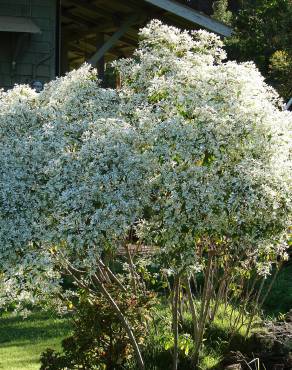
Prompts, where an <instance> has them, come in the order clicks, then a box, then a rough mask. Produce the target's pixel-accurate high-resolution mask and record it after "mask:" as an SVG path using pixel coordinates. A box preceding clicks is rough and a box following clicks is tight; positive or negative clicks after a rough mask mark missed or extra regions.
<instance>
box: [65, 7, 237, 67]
mask: <svg viewBox="0 0 292 370" xmlns="http://www.w3.org/2000/svg"><path fill="white" fill-rule="evenodd" d="M153 18H156V19H161V20H162V21H163V22H164V23H166V24H170V25H174V26H177V27H180V28H183V29H196V28H202V27H203V28H206V29H207V30H210V31H212V32H215V33H218V34H219V35H221V36H223V37H225V36H228V35H230V34H231V28H230V27H228V26H226V25H224V24H223V23H221V22H218V21H216V20H214V19H212V18H210V17H208V16H207V15H205V14H203V13H200V12H198V11H196V10H194V9H192V8H191V7H189V6H187V1H186V5H183V4H181V3H179V2H177V1H174V0H123V1H121V0H63V1H62V15H61V22H62V31H61V34H62V39H63V40H62V41H63V44H64V43H65V44H66V45H67V46H66V47H67V49H68V51H69V53H68V57H69V63H71V62H74V63H73V64H74V66H75V65H76V63H77V64H78V63H79V64H81V63H83V62H84V61H88V60H89V61H93V64H94V63H96V62H97V60H98V58H99V57H100V55H101V53H99V54H98V51H99V49H100V48H101V47H100V45H97V41H96V40H97V38H98V35H100V34H102V35H103V36H104V41H105V43H106V42H108V43H109V44H108V45H107V47H104V51H105V53H104V58H105V61H110V60H113V59H115V58H116V57H117V56H124V57H127V56H130V55H131V54H132V52H133V50H134V48H135V47H136V45H137V41H138V29H139V28H141V27H143V26H144V25H145V24H146V23H147V22H148V21H150V20H151V19H153ZM125 24H126V26H125ZM121 31H122V32H121ZM76 43H77V46H76ZM93 49H95V52H93ZM82 52H83V55H82Z"/></svg>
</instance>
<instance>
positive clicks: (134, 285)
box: [125, 243, 137, 295]
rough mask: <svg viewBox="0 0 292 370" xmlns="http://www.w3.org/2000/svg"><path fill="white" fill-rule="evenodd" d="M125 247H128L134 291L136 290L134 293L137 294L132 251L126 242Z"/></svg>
mask: <svg viewBox="0 0 292 370" xmlns="http://www.w3.org/2000/svg"><path fill="white" fill-rule="evenodd" d="M125 249H126V253H127V257H128V262H129V266H130V272H131V277H132V286H133V291H134V294H135V295H137V282H136V272H135V267H134V264H133V259H132V256H131V252H130V250H129V246H128V245H127V244H126V243H125Z"/></svg>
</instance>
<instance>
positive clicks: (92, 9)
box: [69, 0, 113, 19]
mask: <svg viewBox="0 0 292 370" xmlns="http://www.w3.org/2000/svg"><path fill="white" fill-rule="evenodd" d="M69 3H70V4H72V5H74V6H75V7H76V8H77V9H82V10H85V11H87V12H89V13H93V14H97V15H99V16H100V17H104V18H107V19H112V18H113V14H112V13H110V12H108V11H105V10H103V9H100V8H98V7H97V6H95V5H93V4H90V3H85V2H83V1H80V0H69Z"/></svg>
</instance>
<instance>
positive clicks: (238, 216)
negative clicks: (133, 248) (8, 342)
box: [0, 21, 292, 291]
mask: <svg viewBox="0 0 292 370" xmlns="http://www.w3.org/2000/svg"><path fill="white" fill-rule="evenodd" d="M141 38H142V41H141V43H140V46H139V48H138V49H137V51H136V52H135V55H134V58H133V59H127V60H123V61H120V62H118V63H116V67H117V69H118V70H119V72H120V74H121V77H122V82H123V83H122V88H121V89H120V90H119V91H115V90H111V89H102V88H100V87H99V86H98V81H97V76H96V71H95V70H92V69H91V68H90V67H89V66H87V65H84V66H83V67H81V68H80V69H79V70H76V71H73V72H71V73H69V74H68V75H66V76H65V77H63V78H59V79H57V80H55V81H52V82H51V83H49V84H48V85H47V86H46V87H45V89H44V91H42V92H41V93H40V94H36V93H35V92H34V91H32V90H31V89H30V88H29V87H26V86H16V87H15V88H14V89H13V90H11V91H8V92H1V96H0V158H1V159H0V160H1V173H0V209H1V213H0V274H1V280H2V281H6V282H7V284H8V282H9V284H10V285H9V286H11V287H12V286H14V285H15V284H13V282H14V281H15V279H14V280H13V271H23V272H24V271H28V270H29V269H27V268H22V264H23V265H24V266H27V261H28V259H27V258H28V257H27V256H31V255H33V254H34V255H36V256H37V255H38V254H39V256H40V257H39V259H38V264H42V262H41V261H46V266H48V260H49V261H50V263H49V265H50V266H51V269H52V273H49V271H48V267H46V269H45V271H46V274H44V276H46V278H43V279H40V281H42V284H45V283H47V284H51V285H54V282H53V278H54V277H56V276H57V275H56V273H55V272H54V271H56V269H55V268H56V266H55V265H54V264H55V263H57V261H58V263H59V261H60V258H68V259H70V260H71V262H72V261H74V263H75V264H76V265H77V266H78V267H87V268H92V269H94V268H95V263H96V258H97V257H98V256H99V255H100V254H101V253H102V252H103V251H105V250H110V249H112V250H115V249H116V248H117V246H118V245H119V244H120V243H121V241H123V240H125V239H126V238H127V236H128V233H129V231H130V230H133V228H136V230H137V233H139V235H140V236H141V237H143V238H145V239H147V240H150V241H151V242H152V243H155V244H156V245H159V246H161V248H162V250H165V251H174V252H175V253H174V256H178V254H179V252H181V251H183V252H187V254H186V255H187V256H189V257H190V256H192V255H193V257H194V258H195V254H196V245H197V244H196V243H197V241H198V240H202V239H203V238H206V236H208V238H209V239H210V240H213V241H214V240H225V241H226V240H227V241H228V244H229V245H232V246H233V249H232V248H231V251H232V253H237V251H238V250H239V249H240V250H245V249H247V250H249V251H251V250H253V251H256V250H258V251H260V252H259V253H258V258H255V257H254V254H253V253H252V254H250V253H246V255H252V258H253V259H255V261H257V260H260V258H261V256H263V255H264V252H263V251H264V250H265V248H264V247H263V246H265V245H269V247H268V248H267V251H266V255H272V253H271V246H273V247H272V249H273V248H274V249H273V251H277V253H276V254H283V253H284V250H285V248H286V244H285V235H286V232H287V227H288V226H289V222H290V216H291V197H290V193H291V158H290V153H289V151H290V150H291V124H292V115H291V113H289V112H284V111H282V110H281V109H280V105H281V102H280V101H279V99H278V97H277V95H276V94H275V92H274V91H272V90H271V89H270V88H269V87H268V86H267V85H266V84H265V83H264V81H263V78H262V76H261V75H260V73H259V72H258V71H257V69H256V68H255V67H254V65H253V64H251V63H245V64H237V63H235V62H223V60H224V58H225V53H224V51H223V49H222V43H221V41H220V39H219V38H218V37H217V36H215V35H212V34H209V33H208V32H205V31H196V32H193V33H188V32H181V31H179V30H178V29H176V28H174V27H169V26H165V25H163V24H161V23H160V22H159V21H152V22H151V23H150V24H149V25H148V26H147V27H146V28H144V29H143V30H142V31H141ZM216 243H217V242H216ZM216 243H215V245H217V246H218V245H220V243H217V244H216ZM218 248H219V247H218ZM190 250H191V251H195V253H194V254H192V253H189V252H190ZM48 255H50V258H49V259H48V258H47V257H46V258H45V257H44V256H48ZM41 256H42V257H41ZM189 257H188V258H187V259H188V261H190V260H191V258H189ZM191 263H192V262H188V264H191ZM193 263H195V261H193ZM256 263H257V262H256ZM32 266H34V264H32ZM197 268H198V269H199V266H197ZM34 270H35V273H37V271H39V273H40V274H41V273H42V271H43V270H42V268H40V267H39V268H38V269H34ZM265 270H268V269H265ZM57 277H58V276H57ZM29 281H30V280H29V278H28V279H27V280H26V281H25V290H26V291H28V290H29V289H28V285H29V284H28V282H29ZM7 286H8V285H7ZM6 289H7V287H6ZM11 289H12V288H11ZM54 289H55V286H54Z"/></svg>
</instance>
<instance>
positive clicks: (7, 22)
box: [0, 16, 41, 33]
mask: <svg viewBox="0 0 292 370" xmlns="http://www.w3.org/2000/svg"><path fill="white" fill-rule="evenodd" d="M0 32H23V33H41V30H40V28H39V27H38V26H37V25H36V24H35V23H34V22H33V21H32V20H31V19H30V18H27V17H8V16H0Z"/></svg>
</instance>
